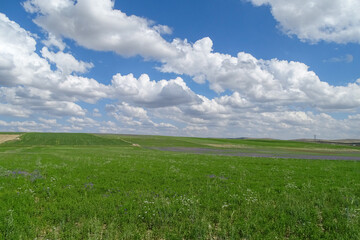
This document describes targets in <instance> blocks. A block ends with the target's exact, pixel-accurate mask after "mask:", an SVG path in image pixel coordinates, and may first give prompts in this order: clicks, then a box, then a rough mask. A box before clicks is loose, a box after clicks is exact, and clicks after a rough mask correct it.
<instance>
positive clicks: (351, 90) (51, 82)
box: [0, 0, 360, 139]
mask: <svg viewBox="0 0 360 240" xmlns="http://www.w3.org/2000/svg"><path fill="white" fill-rule="evenodd" d="M359 7H360V3H358V2H357V1H355V0H354V1H347V2H346V3H344V2H343V1H340V0H336V1H332V2H331V4H329V3H328V1H326V0H321V1H312V0H306V1H291V2H289V1H285V0H248V1H245V0H225V1H224V0H210V1H209V0H197V1H190V0H184V1H168V0H157V1H149V0H117V1H110V0H78V1H73V0H54V1H47V0H27V1H2V2H1V3H0V100H1V102H0V131H59V132H104V133H105V132H106V133H134V134H161V135H181V136H201V137H209V136H211V137H273V138H281V139H292V138H311V137H313V135H314V134H316V135H317V136H318V138H326V139H336V138H337V139H339V138H359V134H360V130H358V127H357V126H358V125H359V123H360V111H359V110H360V80H358V79H360V68H359V67H358V65H359V60H358V59H359V43H360V24H359V22H360V17H359V16H358V14H357V13H356V9H359Z"/></svg>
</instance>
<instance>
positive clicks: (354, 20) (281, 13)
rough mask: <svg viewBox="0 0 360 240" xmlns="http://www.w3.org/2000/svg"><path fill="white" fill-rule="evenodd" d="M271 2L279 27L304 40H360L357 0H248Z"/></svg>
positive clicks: (263, 2) (354, 41) (256, 3)
mask: <svg viewBox="0 0 360 240" xmlns="http://www.w3.org/2000/svg"><path fill="white" fill-rule="evenodd" d="M249 1H250V2H252V3H253V4H254V5H255V6H262V5H269V6H270V7H271V13H272V14H273V16H274V18H275V19H276V20H277V21H278V22H279V26H280V28H281V29H282V30H283V31H284V32H285V33H287V34H289V35H296V36H297V37H298V38H299V39H301V40H303V41H310V42H319V41H322V40H323V41H327V42H335V43H350V42H353V43H360V15H359V13H358V11H359V9H360V2H359V1H358V0H291V1H289V0H249Z"/></svg>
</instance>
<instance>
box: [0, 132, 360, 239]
mask: <svg viewBox="0 0 360 240" xmlns="http://www.w3.org/2000/svg"><path fill="white" fill-rule="evenodd" d="M161 148H179V149H182V150H184V149H188V148H189V149H193V148H196V149H197V148H199V149H210V150H213V151H216V152H215V153H216V154H213V153H211V154H199V153H189V152H186V151H184V152H171V151H161V150H159V149H161ZM359 150H360V148H359V147H353V146H341V145H330V144H317V143H302V142H295V141H278V140H236V139H204V138H181V137H161V136H135V135H100V134H97V135H95V134H65V133H61V134H59V133H57V134H55V133H26V134H23V135H22V136H21V139H20V140H17V141H10V142H6V143H3V144H0V219H1V221H0V239H331V240H333V239H360V228H359V226H360V161H342V160H304V159H280V158H276V157H275V158H274V157H272V158H256V157H236V156H224V155H222V154H221V153H222V152H221V151H234V152H238V151H242V152H245V153H246V152H252V153H254V152H255V153H264V152H266V153H272V154H273V153H280V154H287V155H289V154H299V153H301V154H305V155H306V154H311V155H317V154H319V155H322V156H333V155H335V156H339V155H346V156H356V157H357V156H360V154H359ZM217 153H219V154H217Z"/></svg>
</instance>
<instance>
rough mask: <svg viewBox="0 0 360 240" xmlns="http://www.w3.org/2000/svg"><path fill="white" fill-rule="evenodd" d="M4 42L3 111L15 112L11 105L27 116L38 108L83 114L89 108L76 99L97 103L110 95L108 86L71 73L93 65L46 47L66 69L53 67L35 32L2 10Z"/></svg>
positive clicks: (0, 63)
mask: <svg viewBox="0 0 360 240" xmlns="http://www.w3.org/2000/svg"><path fill="white" fill-rule="evenodd" d="M0 45H1V48H0V85H1V86H3V87H1V88H0V99H2V101H3V103H6V104H7V105H3V107H2V109H3V110H2V113H3V114H5V112H7V113H8V114H9V115H14V111H12V112H13V113H12V114H11V111H10V110H9V109H10V107H9V106H11V108H12V109H14V110H15V109H17V110H19V108H24V109H26V110H25V111H20V110H19V111H18V114H17V115H21V116H24V117H25V116H29V114H32V113H34V112H35V111H37V112H39V111H40V112H45V113H48V114H53V115H57V116H61V115H70V116H83V115H85V112H86V111H85V110H84V109H82V108H81V107H80V106H79V105H78V104H76V103H75V102H76V101H86V102H92V103H94V102H95V101H96V100H97V99H99V98H101V97H104V96H106V87H105V86H104V85H102V84H99V83H98V82H97V81H95V80H93V79H88V78H82V77H78V76H72V75H69V73H70V72H73V71H77V72H82V71H85V70H87V68H89V67H90V64H87V63H84V62H81V61H77V60H76V59H75V58H74V57H73V56H71V55H70V54H65V53H63V54H62V55H61V54H60V52H58V53H57V54H54V53H52V52H50V51H48V49H47V48H43V51H42V52H43V54H44V55H45V56H46V57H47V58H49V59H51V61H53V62H56V63H57V65H58V68H60V69H61V70H62V71H63V72H62V71H53V70H51V66H50V64H49V63H48V61H46V59H45V58H42V57H41V56H39V55H38V54H37V53H36V52H35V51H36V41H35V39H34V37H33V36H32V35H31V33H29V32H27V31H25V30H24V29H22V28H21V27H20V26H19V25H18V24H17V23H15V22H13V21H11V20H9V19H8V18H7V17H6V16H5V15H4V14H1V13H0ZM68 60H71V61H70V62H69V63H71V65H68V63H67V61H68ZM66 73H67V74H66ZM4 106H6V109H8V110H6V109H5V107H4ZM5 110H6V111H5Z"/></svg>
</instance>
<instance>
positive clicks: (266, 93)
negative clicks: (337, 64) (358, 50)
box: [160, 38, 360, 110]
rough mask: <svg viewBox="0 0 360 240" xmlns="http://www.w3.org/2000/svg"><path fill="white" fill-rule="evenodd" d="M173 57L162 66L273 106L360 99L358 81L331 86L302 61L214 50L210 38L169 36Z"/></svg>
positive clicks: (335, 106)
mask: <svg viewBox="0 0 360 240" xmlns="http://www.w3.org/2000/svg"><path fill="white" fill-rule="evenodd" d="M172 44H173V45H174V46H175V48H176V49H177V50H178V52H179V54H178V56H177V57H176V58H169V59H167V61H166V63H165V64H164V65H163V66H162V67H161V68H160V70H161V71H163V72H175V73H178V74H187V75H190V76H192V77H193V79H194V80H195V81H196V82H198V83H203V82H204V81H205V80H207V81H209V83H210V88H211V89H213V90H215V91H216V92H218V93H221V92H224V91H225V90H231V91H233V92H237V94H238V95H239V96H241V98H242V99H243V101H246V102H251V103H253V104H255V105H256V104H269V103H273V104H274V105H278V106H291V105H299V104H302V105H304V106H305V107H316V108H318V109H332V110H343V109H356V108H358V107H359V105H360V85H359V82H355V83H349V84H348V85H347V86H331V85H329V84H328V83H327V82H323V81H321V80H320V79H319V77H318V76H317V75H316V74H315V73H314V72H313V71H309V67H308V66H307V65H305V64H304V63H300V62H293V61H290V62H289V61H284V60H278V59H271V60H263V59H256V58H255V57H253V56H252V55H251V54H248V53H244V52H240V53H238V55H237V57H233V56H231V55H227V54H221V53H217V52H213V49H212V46H213V43H212V41H211V39H210V38H203V39H201V40H198V41H197V42H195V43H194V44H190V43H188V42H187V41H186V40H185V41H180V40H174V41H173V43H172Z"/></svg>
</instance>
